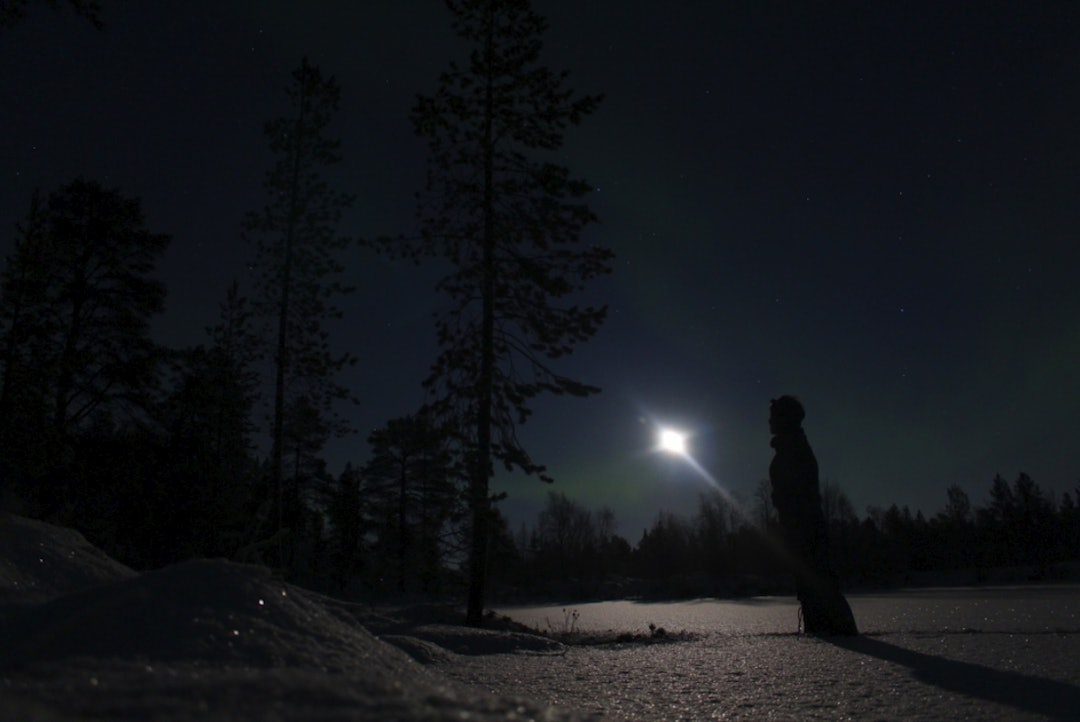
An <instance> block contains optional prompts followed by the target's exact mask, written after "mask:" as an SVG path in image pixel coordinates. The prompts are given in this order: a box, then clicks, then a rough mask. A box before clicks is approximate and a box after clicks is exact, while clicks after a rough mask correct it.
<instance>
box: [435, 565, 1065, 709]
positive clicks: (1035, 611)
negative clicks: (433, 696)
mask: <svg viewBox="0 0 1080 722" xmlns="http://www.w3.org/2000/svg"><path fill="white" fill-rule="evenodd" d="M849 601H850V602H851V605H852V608H853V610H854V612H855V617H856V619H857V621H858V623H859V627H860V630H861V631H862V632H863V634H862V636H860V637H857V638H851V639H836V640H831V641H827V640H820V639H814V638H810V637H805V636H799V635H797V634H796V633H795V632H796V628H797V627H796V625H797V605H796V603H795V600H794V599H792V598H787V597H769V598H755V599H748V600H741V601H732V600H712V599H705V600H695V601H686V602H665V603H646V602H633V601H619V602H602V603H591V604H578V605H566V606H562V605H560V606H547V607H510V608H504V609H501V610H500V611H501V612H502V613H503V614H506V615H507V616H510V617H511V618H513V619H515V620H517V621H521V622H523V623H525V624H528V625H530V626H533V627H536V628H538V629H541V630H545V629H552V630H561V629H565V628H566V627H567V626H569V625H576V629H578V630H580V631H590V630H593V631H599V630H607V629H614V630H619V631H631V632H646V631H647V630H648V629H649V625H650V624H652V625H656V626H657V627H664V628H665V629H666V630H668V631H669V632H678V631H686V632H692V633H694V634H695V635H697V638H696V639H695V640H694V641H689V642H674V643H670V644H656V645H612V646H608V647H573V648H570V649H568V650H567V651H566V653H565V654H564V655H562V656H561V657H560V658H558V659H550V658H541V657H536V656H533V657H526V656H520V655H519V656H514V657H509V656H507V657H505V658H504V659H503V660H502V661H501V662H500V663H495V664H492V661H493V660H492V659H490V658H489V659H486V660H484V661H483V663H482V664H477V665H475V666H471V665H470V664H468V662H469V660H466V664H464V665H459V666H458V667H457V668H456V669H455V671H452V672H451V673H450V675H451V676H452V677H455V678H458V679H461V680H463V681H468V682H470V683H471V684H476V685H479V686H481V687H485V686H486V687H488V688H490V689H500V690H502V692H503V693H517V694H524V693H526V692H529V693H531V696H532V697H533V698H534V699H538V700H539V701H542V702H547V703H549V704H553V705H556V706H559V707H563V708H567V709H572V710H576V711H578V712H579V713H588V714H591V715H594V716H595V717H596V718H601V717H607V718H613V719H632V720H651V719H665V720H676V719H678V720H703V719H766V718H768V719H948V718H953V717H955V718H959V719H999V720H1017V719H1080V587H1077V586H1071V585H1070V586H1039V587H998V588H974V589H970V588H962V589H959V588H958V589H930V590H914V591H899V592H893V593H888V594H860V595H850V596H849ZM575 613H576V619H575V617H574V614H575Z"/></svg>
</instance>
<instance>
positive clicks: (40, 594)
mask: <svg viewBox="0 0 1080 722" xmlns="http://www.w3.org/2000/svg"><path fill="white" fill-rule="evenodd" d="M133 576H135V572H133V571H132V570H131V569H129V568H128V567H126V566H124V565H123V564H121V563H120V562H118V561H116V560H115V559H112V558H110V557H109V556H108V555H106V554H105V552H103V551H101V550H100V549H98V548H97V547H95V546H92V545H91V544H90V543H89V542H88V541H86V539H85V538H83V535H82V534H80V533H79V532H77V531H74V530H72V529H63V528H61V527H57V526H53V525H51V524H45V523H42V522H40V521H34V520H32V519H26V518H23V517H21V516H15V515H13V514H8V513H6V512H0V604H2V603H5V602H40V601H45V600H48V599H53V598H55V597H58V596H62V595H64V594H68V593H70V592H74V591H78V590H80V589H86V588H87V587H92V586H94V585H97V584H101V583H103V582H111V581H117V580H121V579H129V578H131V577H133Z"/></svg>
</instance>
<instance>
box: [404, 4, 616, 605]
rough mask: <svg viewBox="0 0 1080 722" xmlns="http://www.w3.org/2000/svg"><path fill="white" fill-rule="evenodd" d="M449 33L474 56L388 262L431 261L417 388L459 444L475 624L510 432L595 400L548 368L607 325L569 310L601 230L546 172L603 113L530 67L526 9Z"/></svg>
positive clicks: (462, 18) (429, 133) (427, 130)
mask: <svg viewBox="0 0 1080 722" xmlns="http://www.w3.org/2000/svg"><path fill="white" fill-rule="evenodd" d="M447 7H448V8H449V9H450V11H451V13H452V14H453V27H454V30H455V32H456V33H457V34H458V35H459V36H460V37H461V38H463V39H464V40H465V41H466V42H467V43H468V44H469V46H471V48H472V50H471V54H470V56H469V59H468V62H467V63H466V64H464V65H463V66H459V65H458V64H456V63H451V65H450V70H449V71H448V72H446V73H444V74H443V75H442V76H441V78H440V82H439V86H438V89H437V91H436V92H435V94H434V95H432V96H426V97H425V96H422V97H420V98H419V99H418V102H417V105H416V107H415V108H414V110H413V114H412V120H413V123H414V125H415V128H416V130H417V132H418V133H419V134H420V135H421V136H422V137H424V138H426V139H427V141H428V144H429V148H430V160H429V167H428V177H427V184H426V189H425V192H424V193H422V194H421V204H420V210H419V218H420V226H421V234H420V236H419V238H415V239H404V240H401V239H399V242H398V243H397V244H395V245H394V246H393V247H392V248H391V252H392V253H399V254H401V255H404V256H406V257H411V258H414V259H416V258H419V257H423V256H441V257H443V258H445V259H447V260H449V261H450V263H451V264H452V266H453V270H452V271H451V272H450V273H449V275H447V276H445V277H444V278H443V279H442V280H441V281H440V282H439V283H438V289H439V290H440V291H442V292H443V293H445V294H446V296H447V297H448V299H449V307H448V308H447V309H445V310H444V311H442V312H441V314H440V315H439V316H438V319H437V322H436V330H437V335H438V341H439V344H440V347H441V352H440V354H439V356H438V357H437V359H436V360H435V362H434V364H433V366H432V369H431V374H430V376H429V377H428V379H427V380H426V381H425V385H426V387H427V388H428V389H429V390H430V391H431V393H432V397H433V398H434V399H435V402H434V403H433V407H434V410H435V411H436V412H438V413H439V414H440V416H441V417H442V418H444V419H446V420H452V423H450V424H447V425H448V426H449V427H451V428H458V429H460V430H461V438H460V443H461V449H462V452H463V458H464V461H465V462H466V464H467V467H468V470H469V471H468V475H469V485H468V487H469V488H468V495H467V496H468V503H469V508H470V515H471V521H472V530H471V532H470V537H471V540H470V548H469V554H468V558H469V592H468V609H467V618H468V621H469V622H470V623H472V624H479V623H480V622H481V619H482V615H483V604H484V590H485V585H486V578H485V573H486V572H485V559H486V558H487V549H488V544H489V536H490V522H491V518H492V517H491V515H492V512H493V509H492V499H491V495H490V489H489V486H490V479H491V476H492V473H493V462H494V461H496V460H498V461H500V462H502V463H503V464H504V465H505V466H506V468H507V469H513V468H518V469H521V470H523V471H525V472H526V473H537V474H539V475H540V477H541V478H542V479H544V480H545V481H550V480H551V479H550V478H549V477H548V476H547V475H546V474H545V473H544V472H545V469H544V467H543V465H541V464H539V463H536V462H535V461H533V459H532V458H531V457H530V456H529V454H528V453H527V452H526V450H525V449H524V448H523V447H522V445H521V444H520V443H519V441H518V438H517V435H516V427H517V425H519V424H521V423H524V422H525V420H526V419H527V418H528V416H529V415H530V408H529V403H530V401H531V400H532V399H533V398H534V397H536V396H537V395H539V394H541V393H545V392H546V393H554V394H572V395H575V396H586V395H588V394H592V393H595V392H597V391H598V390H599V389H597V388H595V387H593V386H590V385H587V384H584V383H580V382H578V381H575V380H573V379H570V378H567V377H566V376H563V375H561V374H559V373H558V372H557V371H556V370H555V368H553V366H552V363H551V362H552V361H553V360H555V359H558V358H559V357H562V356H565V355H567V354H569V353H571V352H572V350H573V348H574V346H575V345H576V344H577V343H579V342H582V341H586V340H588V339H589V338H590V337H592V336H593V334H595V333H596V331H597V330H598V328H599V326H600V324H601V323H602V321H603V319H604V316H605V313H606V309H605V308H594V307H583V306H579V305H575V304H572V303H570V302H569V301H568V300H567V297H568V296H571V295H572V294H574V293H575V292H578V291H580V290H582V289H583V288H584V286H585V283H586V282H587V281H589V280H590V279H593V278H595V277H597V276H600V275H602V274H606V273H608V272H609V271H610V261H611V258H612V253H611V252H610V251H609V250H608V249H605V248H601V247H597V246H583V245H581V243H580V234H581V231H582V229H584V228H585V227H586V226H587V225H588V224H589V223H591V222H593V221H594V220H595V216H594V214H593V213H592V211H591V210H590V209H589V208H588V206H587V205H586V204H585V202H584V200H583V199H584V196H586V194H587V193H588V192H589V190H590V187H589V185H588V184H587V183H586V182H585V181H583V180H580V179H577V178H574V177H572V176H571V175H570V172H569V170H568V169H566V168H564V167H562V166H560V165H558V164H557V163H556V162H555V157H556V156H555V152H556V151H557V150H558V149H559V148H560V147H561V145H562V142H563V133H564V131H565V130H566V128H567V126H569V125H576V124H577V123H579V122H580V121H581V120H582V119H583V118H584V117H586V116H587V115H588V114H589V113H591V112H592V111H593V110H594V109H595V108H596V107H597V105H598V103H599V102H600V97H599V96H594V95H578V94H577V93H575V92H574V91H573V90H570V89H567V88H566V87H565V86H566V81H567V73H566V72H565V71H564V72H554V71H552V70H550V69H548V68H546V67H543V66H541V65H539V57H540V49H541V38H542V35H543V33H544V31H545V29H546V26H547V24H546V21H545V20H544V19H543V18H541V17H540V16H539V15H537V14H536V13H535V12H533V10H532V9H531V7H530V4H529V2H528V1H527V0H461V1H456V0H448V2H447Z"/></svg>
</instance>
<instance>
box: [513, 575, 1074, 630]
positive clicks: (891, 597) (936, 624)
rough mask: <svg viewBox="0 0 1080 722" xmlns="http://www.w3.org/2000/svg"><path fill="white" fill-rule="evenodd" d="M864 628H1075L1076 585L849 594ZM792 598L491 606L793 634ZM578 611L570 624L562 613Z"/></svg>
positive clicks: (556, 616) (637, 623)
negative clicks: (573, 615)
mask: <svg viewBox="0 0 1080 722" xmlns="http://www.w3.org/2000/svg"><path fill="white" fill-rule="evenodd" d="M848 601H849V602H850V603H851V606H852V610H853V611H854V612H855V618H856V620H857V622H858V624H859V630H860V631H861V632H863V633H865V634H870V635H875V634H894V633H900V632H907V633H920V634H932V633H937V632H940V633H946V634H949V633H957V632H969V633H974V632H1004V633H1008V632H1015V633H1025V632H1026V633H1031V634H1038V633H1052V632H1058V631H1060V632H1066V631H1070V632H1071V631H1076V630H1080V586H1076V585H1046V586H1022V587H980V588H971V587H957V588H939V589H917V590H906V591H895V592H888V593H881V594H853V595H848ZM797 610H798V604H797V603H796V601H795V599H794V598H792V597H752V598H749V599H744V600H724V599H696V600H692V601H685V602H638V601H615V602H591V603H585V604H567V605H544V606H514V607H504V608H501V609H499V610H498V611H499V612H500V613H502V614H505V615H507V616H509V617H511V618H512V619H514V620H516V621H519V622H522V623H523V624H526V625H528V626H530V627H533V628H535V629H539V630H541V631H546V630H549V629H554V630H562V629H564V627H565V626H566V625H567V624H570V623H576V627H577V629H578V630H580V631H602V630H607V629H613V630H618V631H628V632H645V631H647V630H648V628H649V625H650V624H654V625H656V626H657V627H664V628H665V629H667V630H668V631H672V632H674V631H687V632H693V633H695V634H702V635H713V634H728V635H746V634H751V635H753V634H783V633H789V632H795V631H796V629H797V624H798V611H797ZM574 612H576V613H577V619H576V622H573V620H572V619H571V618H570V616H569V615H572V613H574Z"/></svg>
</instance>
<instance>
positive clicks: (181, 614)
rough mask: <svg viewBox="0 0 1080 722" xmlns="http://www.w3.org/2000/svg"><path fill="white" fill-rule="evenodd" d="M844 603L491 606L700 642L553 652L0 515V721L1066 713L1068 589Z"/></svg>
mask: <svg viewBox="0 0 1080 722" xmlns="http://www.w3.org/2000/svg"><path fill="white" fill-rule="evenodd" d="M850 600H851V602H852V606H853V608H854V610H855V614H856V618H857V619H858V621H859V624H860V627H861V628H862V630H863V631H864V632H865V634H864V635H863V636H861V637H858V638H854V639H850V640H833V641H823V640H818V639H812V638H807V637H800V636H798V635H796V634H795V625H796V612H795V606H794V604H793V602H792V600H790V599H787V598H776V599H756V600H751V601H745V602H735V601H716V600H699V601H696V602H683V603H657V604H645V603H633V602H607V603H602V604H581V605H573V606H567V607H565V609H566V611H565V612H564V611H563V608H562V607H558V606H556V607H546V608H524V607H521V608H513V609H503V610H500V611H501V612H502V613H504V614H507V615H509V616H511V617H513V618H515V619H518V620H520V621H524V622H526V623H528V624H529V625H530V626H533V627H534V628H538V629H541V630H545V629H551V630H553V631H563V630H565V629H566V628H568V627H569V626H571V625H572V626H574V627H576V629H578V630H590V629H592V630H602V629H611V628H613V629H617V630H620V631H627V632H636V633H647V632H648V625H649V624H653V625H655V626H656V627H664V628H665V629H666V630H668V631H669V632H682V631H685V632H690V633H692V635H693V637H692V639H690V640H689V641H672V642H665V643H658V644H641V643H623V644H612V645H604V646H590V647H578V646H573V647H566V646H563V645H561V644H559V643H557V642H554V641H552V640H551V639H548V638H546V637H543V636H537V635H531V634H523V633H520V632H507V631H485V630H472V629H467V628H464V627H461V626H458V625H455V624H453V623H452V621H453V620H451V619H447V618H439V616H437V615H434V614H433V612H432V610H431V609H429V608H416V609H394V610H377V609H372V608H370V607H365V606H362V605H356V604H350V603H346V602H343V601H340V600H335V599H330V598H327V597H323V596H320V595H318V594H315V593H312V592H309V591H305V590H302V589H299V588H296V587H293V586H290V585H288V584H285V583H283V582H281V581H279V580H277V579H274V578H273V577H272V576H271V575H270V574H269V573H267V572H266V571H265V570H262V569H260V568H258V567H252V566H245V565H238V564H232V563H229V562H224V561H193V562H187V563H184V564H179V565H176V566H173V567H168V568H165V569H162V570H158V571H154V572H148V573H145V574H136V573H135V572H133V571H131V570H130V569H128V568H126V567H124V566H123V565H120V564H118V563H116V562H115V561H113V560H110V559H109V558H108V557H106V556H105V555H104V554H103V553H101V552H100V551H99V550H96V549H94V548H93V547H92V546H90V545H89V544H87V543H86V541H85V540H84V539H83V538H82V537H81V536H79V535H78V534H76V533H75V532H71V531H69V530H65V529H59V528H56V527H52V526H49V525H46V524H42V523H39V522H33V521H29V520H26V519H22V518H20V517H12V516H6V515H0V720H4V721H6V720H43V721H48V722H51V721H53V720H75V719H94V720H256V719H257V720H320V721H324V722H331V721H337V720H399V719H400V720H412V719H417V720H496V719H498V720H505V719H551V720H562V719H568V720H569V719H600V718H610V719H634V720H674V719H685V720H699V719H727V718H735V719H739V718H742V719H763V718H773V719H813V718H818V719H842V718H852V719H903V718H908V719H946V718H954V717H955V718H972V719H1001V720H1005V719H1009V720H1014V719H1043V718H1052V719H1080V643H1078V642H1080V588H1078V587H1076V586H1047V587H1023V588H993V589H975V590H969V589H956V590H932V591H924V592H910V593H898V594H887V595H859V596H853V597H851V598H850Z"/></svg>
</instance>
